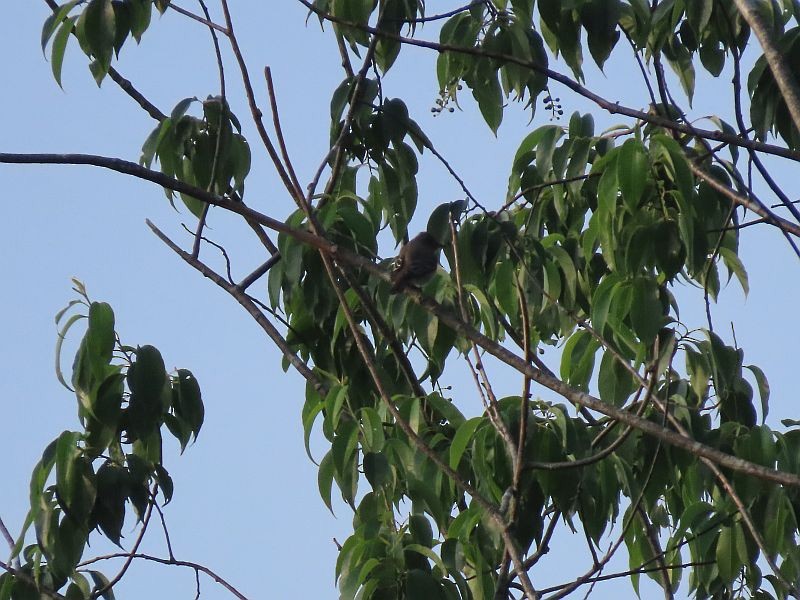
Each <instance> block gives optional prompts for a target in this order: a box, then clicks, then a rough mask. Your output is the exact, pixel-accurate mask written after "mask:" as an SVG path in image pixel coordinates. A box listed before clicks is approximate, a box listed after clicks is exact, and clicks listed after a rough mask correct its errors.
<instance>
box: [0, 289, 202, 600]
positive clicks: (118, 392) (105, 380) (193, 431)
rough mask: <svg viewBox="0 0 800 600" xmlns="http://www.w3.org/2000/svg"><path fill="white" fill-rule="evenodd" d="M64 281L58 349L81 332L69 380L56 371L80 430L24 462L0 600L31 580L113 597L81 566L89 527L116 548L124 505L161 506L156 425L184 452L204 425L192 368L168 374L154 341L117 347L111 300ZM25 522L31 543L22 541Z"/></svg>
mask: <svg viewBox="0 0 800 600" xmlns="http://www.w3.org/2000/svg"><path fill="white" fill-rule="evenodd" d="M73 283H74V284H75V288H74V289H75V291H76V292H77V295H78V299H76V300H73V301H71V302H70V303H69V305H68V306H67V307H66V308H65V309H64V310H62V311H61V312H60V313H59V314H58V316H57V317H56V324H62V326H61V329H60V331H59V344H58V353H59V354H60V348H61V342H62V341H63V340H64V338H65V336H66V335H67V332H68V331H69V330H70V329H71V328H72V327H73V326H74V325H75V324H76V323H79V322H81V321H85V322H86V332H85V333H84V335H83V339H82V340H81V342H80V345H79V347H78V351H77V353H76V354H75V360H74V363H73V368H72V378H71V384H72V386H71V387H70V385H68V384H67V383H66V381H64V378H63V376H62V375H61V372H60V369H59V373H58V374H59V379H60V380H61V382H62V383H63V384H64V387H66V388H68V389H70V390H72V391H74V392H75V396H76V398H77V401H78V416H79V418H80V422H81V425H82V427H83V430H82V431H64V432H63V433H61V434H60V435H59V436H58V437H57V438H56V439H55V440H53V441H52V442H51V443H50V444H49V445H48V446H47V448H45V450H44V452H43V453H42V458H41V460H40V461H39V462H38V463H37V465H36V466H35V467H34V469H33V474H32V476H31V486H30V503H31V506H30V511H29V512H28V516H27V517H26V519H25V525H24V526H23V529H22V533H21V534H20V536H19V539H18V541H17V543H16V545H15V547H14V548H13V551H12V554H11V560H19V558H18V557H21V558H22V560H21V561H19V562H20V566H19V567H18V569H17V570H16V572H15V573H13V574H12V572H7V573H4V574H3V575H0V597H1V598H14V599H16V598H31V597H36V598H38V597H40V596H39V592H37V587H38V588H40V589H46V590H53V591H55V590H59V589H61V588H62V587H64V586H67V587H66V591H65V595H66V597H67V598H88V597H89V596H90V593H91V594H94V597H97V596H98V595H99V594H102V595H103V596H104V597H105V598H107V599H113V597H114V593H113V591H112V589H111V585H110V582H109V580H108V579H107V578H106V576H105V575H103V573H101V572H100V571H95V570H93V569H87V568H86V566H85V565H82V564H80V562H81V557H82V556H83V553H84V550H85V547H86V545H87V544H88V542H89V537H90V534H91V533H92V532H93V531H95V530H97V531H98V532H101V533H102V534H103V535H104V536H105V537H106V538H108V539H109V540H110V541H112V542H113V543H114V544H116V545H117V546H120V548H121V547H122V546H121V538H122V527H123V525H124V523H125V515H126V510H127V507H128V505H129V504H130V506H131V507H132V508H133V511H134V514H135V517H136V520H137V521H138V522H144V523H145V525H146V522H147V521H149V519H150V514H151V511H152V510H153V502H154V501H155V498H156V496H157V495H159V494H160V496H161V498H162V499H163V503H164V504H166V503H169V501H170V500H171V499H172V493H173V483H172V479H171V477H170V476H169V473H168V472H167V469H166V468H165V467H164V464H163V462H162V452H161V444H162V428H163V426H165V425H166V427H167V428H168V430H169V432H170V433H171V434H172V435H173V436H174V437H175V438H176V439H177V440H178V441H179V442H180V445H181V449H182V450H183V449H185V448H186V446H187V445H188V443H189V441H190V440H191V439H192V438H195V439H196V438H197V434H198V433H199V432H200V428H201V427H202V425H203V416H204V409H203V401H202V398H201V395H200V387H199V385H198V383H197V380H196V379H195V378H194V375H192V373H191V371H188V370H187V369H178V370H177V371H175V373H173V374H170V373H168V372H166V369H165V367H164V360H163V358H162V357H161V353H160V352H159V351H158V349H157V348H155V347H154V346H137V347H135V348H134V347H132V346H127V345H124V344H122V343H121V342H120V341H119V338H118V337H117V335H116V332H115V331H114V323H115V321H114V311H113V310H112V309H111V307H110V306H109V305H108V304H106V303H105V302H92V301H91V300H90V299H89V296H88V295H87V293H86V290H85V288H84V287H83V284H82V283H81V282H79V281H77V280H73ZM54 479H55V481H54ZM31 525H33V526H34V528H35V533H36V542H35V543H33V544H30V545H28V546H24V544H25V539H26V533H27V531H28V529H29V528H30V526H31ZM136 545H137V546H138V542H137V544H136ZM86 575H88V576H89V577H91V579H92V580H93V583H94V589H92V586H91V585H90V583H89V580H88V579H87V576H86Z"/></svg>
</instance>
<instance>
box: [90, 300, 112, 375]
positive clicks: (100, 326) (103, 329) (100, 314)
mask: <svg viewBox="0 0 800 600" xmlns="http://www.w3.org/2000/svg"><path fill="white" fill-rule="evenodd" d="M115 343H116V335H115V333H114V311H113V310H112V309H111V306H109V305H108V304H106V303H105V302H92V304H91V306H89V328H88V329H87V331H86V352H87V358H88V360H89V361H90V362H91V365H92V371H93V372H94V376H95V377H96V378H97V379H102V378H103V377H104V376H105V374H106V369H107V367H108V365H109V363H110V362H111V358H112V356H113V353H114V345H115Z"/></svg>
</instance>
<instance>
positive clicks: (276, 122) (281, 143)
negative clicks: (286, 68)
mask: <svg viewBox="0 0 800 600" xmlns="http://www.w3.org/2000/svg"><path fill="white" fill-rule="evenodd" d="M264 78H265V79H266V80H267V93H268V94H269V106H270V110H271V111H272V125H273V127H274V128H275V135H276V136H277V137H278V147H279V148H280V149H281V156H283V162H284V164H285V165H286V170H287V171H288V173H289V178H290V179H291V181H292V185H294V188H295V194H296V195H298V196H302V195H303V190H302V189H301V187H300V182H299V181H298V180H297V175H296V174H295V172H294V167H293V166H292V161H291V160H290V159H289V151H288V150H287V149H286V141H285V140H284V138H283V129H282V127H281V119H280V115H279V114H278V99H277V96H276V95H275V86H274V85H273V84H272V71H271V70H270V68H269V67H264Z"/></svg>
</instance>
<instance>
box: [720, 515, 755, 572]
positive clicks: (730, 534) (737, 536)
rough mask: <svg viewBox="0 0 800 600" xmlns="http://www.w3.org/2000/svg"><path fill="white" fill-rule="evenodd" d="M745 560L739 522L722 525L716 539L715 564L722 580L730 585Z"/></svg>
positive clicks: (745, 552)
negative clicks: (727, 525)
mask: <svg viewBox="0 0 800 600" xmlns="http://www.w3.org/2000/svg"><path fill="white" fill-rule="evenodd" d="M746 560H747V549H746V545H745V540H744V531H743V530H742V526H741V524H739V523H733V524H732V525H730V526H729V527H723V528H722V530H721V531H720V534H719V539H718V540H717V549H716V564H717V566H718V568H719V575H720V578H721V579H722V582H723V583H724V584H726V585H730V584H731V583H732V582H733V580H734V578H735V577H737V576H738V574H739V571H740V569H741V568H742V566H743V565H744V564H745V561H746Z"/></svg>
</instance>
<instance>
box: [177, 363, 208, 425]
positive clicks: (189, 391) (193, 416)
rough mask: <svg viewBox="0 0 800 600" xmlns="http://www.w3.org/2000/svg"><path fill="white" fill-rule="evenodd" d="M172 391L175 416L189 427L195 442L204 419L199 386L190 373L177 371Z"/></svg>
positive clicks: (185, 370)
mask: <svg viewBox="0 0 800 600" xmlns="http://www.w3.org/2000/svg"><path fill="white" fill-rule="evenodd" d="M172 390H173V396H172V402H173V407H174V409H175V414H176V415H177V416H179V417H180V418H181V419H182V420H183V421H185V422H186V423H187V424H188V425H189V429H190V430H191V432H192V433H193V434H194V439H195V440H196V439H197V434H198V433H200V428H201V427H202V426H203V421H204V419H205V407H204V406H203V398H202V395H201V393H200V384H199V383H198V382H197V379H195V377H194V375H192V372H191V371H189V370H188V369H178V372H177V373H176V376H175V380H174V382H173V387H172Z"/></svg>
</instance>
